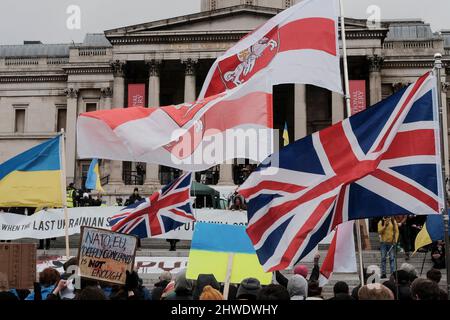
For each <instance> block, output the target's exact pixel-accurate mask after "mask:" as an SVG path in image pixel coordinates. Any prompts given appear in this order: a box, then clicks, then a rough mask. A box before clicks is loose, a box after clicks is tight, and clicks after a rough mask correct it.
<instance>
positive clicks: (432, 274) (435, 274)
mask: <svg viewBox="0 0 450 320" xmlns="http://www.w3.org/2000/svg"><path fill="white" fill-rule="evenodd" d="M441 278H442V273H441V271H440V270H438V269H434V268H433V269H430V270H428V272H427V279H428V280H431V281H434V282H436V283H438V284H439V282H441Z"/></svg>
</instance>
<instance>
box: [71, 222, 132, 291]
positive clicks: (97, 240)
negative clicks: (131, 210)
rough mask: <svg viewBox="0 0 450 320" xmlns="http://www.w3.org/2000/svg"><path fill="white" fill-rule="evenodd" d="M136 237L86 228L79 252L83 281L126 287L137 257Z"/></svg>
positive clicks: (83, 229)
mask: <svg viewBox="0 0 450 320" xmlns="http://www.w3.org/2000/svg"><path fill="white" fill-rule="evenodd" d="M136 245H137V238H136V237H135V236H131V235H127V234H122V233H117V232H112V231H109V230H104V229H98V228H92V227H82V229H81V241H80V249H79V251H78V266H79V275H80V276H81V277H83V278H88V279H93V280H98V281H102V282H109V283H114V284H125V280H126V271H130V272H131V271H132V270H133V266H134V258H135V255H136Z"/></svg>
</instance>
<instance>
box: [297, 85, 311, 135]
mask: <svg viewBox="0 0 450 320" xmlns="http://www.w3.org/2000/svg"><path fill="white" fill-rule="evenodd" d="M294 99H295V102H294V136H295V140H298V139H301V138H303V137H305V136H306V134H307V132H308V125H307V106H306V85H304V84H296V85H295V89H294Z"/></svg>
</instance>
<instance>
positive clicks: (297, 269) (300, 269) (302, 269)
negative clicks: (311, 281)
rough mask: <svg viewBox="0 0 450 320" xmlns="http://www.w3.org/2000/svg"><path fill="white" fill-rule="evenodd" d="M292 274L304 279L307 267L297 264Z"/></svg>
mask: <svg viewBox="0 0 450 320" xmlns="http://www.w3.org/2000/svg"><path fill="white" fill-rule="evenodd" d="M294 274H299V275H301V276H302V277H303V278H305V279H306V277H307V276H308V267H307V266H305V265H304V264H299V265H298V266H296V267H295V268H294Z"/></svg>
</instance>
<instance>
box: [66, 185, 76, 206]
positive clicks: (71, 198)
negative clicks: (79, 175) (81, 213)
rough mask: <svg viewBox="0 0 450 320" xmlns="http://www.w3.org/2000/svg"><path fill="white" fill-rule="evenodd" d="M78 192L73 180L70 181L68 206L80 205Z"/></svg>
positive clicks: (67, 190)
mask: <svg viewBox="0 0 450 320" xmlns="http://www.w3.org/2000/svg"><path fill="white" fill-rule="evenodd" d="M77 193H78V191H77V189H76V188H75V185H74V184H73V182H71V183H69V185H68V186H67V188H66V201H67V208H74V207H78V203H77Z"/></svg>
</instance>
